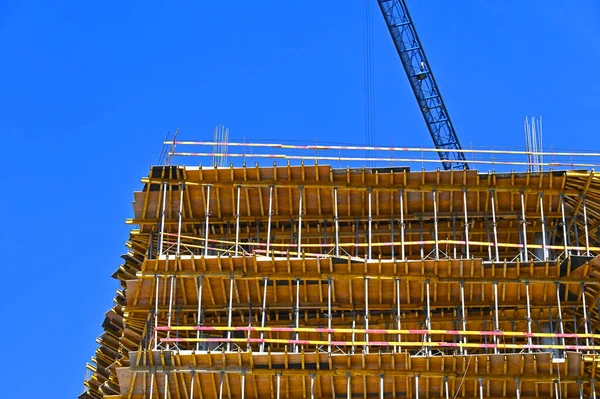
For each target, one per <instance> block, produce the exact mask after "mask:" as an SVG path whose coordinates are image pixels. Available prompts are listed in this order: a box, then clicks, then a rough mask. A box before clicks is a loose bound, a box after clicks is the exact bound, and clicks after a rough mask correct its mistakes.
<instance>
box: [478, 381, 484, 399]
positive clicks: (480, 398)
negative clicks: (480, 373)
mask: <svg viewBox="0 0 600 399" xmlns="http://www.w3.org/2000/svg"><path fill="white" fill-rule="evenodd" d="M477 380H478V381H479V399H483V378H478V379H477Z"/></svg>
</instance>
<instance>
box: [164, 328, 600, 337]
mask: <svg viewBox="0 0 600 399" xmlns="http://www.w3.org/2000/svg"><path fill="white" fill-rule="evenodd" d="M156 330H158V331H250V332H263V331H264V332H302V333H327V334H329V333H331V334H352V333H356V334H364V333H368V334H396V335H397V334H403V335H423V334H430V335H440V334H442V335H488V336H505V337H532V338H593V339H599V338H600V334H575V333H534V332H532V333H528V332H524V331H473V330H468V331H461V330H394V329H390V330H386V329H373V328H371V329H364V328H355V329H352V328H321V327H313V328H310V327H298V328H295V327H215V326H177V327H175V326H173V327H167V326H158V327H156Z"/></svg>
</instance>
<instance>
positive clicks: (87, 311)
mask: <svg viewBox="0 0 600 399" xmlns="http://www.w3.org/2000/svg"><path fill="white" fill-rule="evenodd" d="M373 1H374V0H373ZM172 3H175V2H166V1H163V2H156V1H130V2H115V1H112V2H111V1H108V2H97V3H95V4H92V2H79V1H54V2H49V1H28V0H22V1H12V0H4V1H1V2H0V54H2V62H1V63H0V76H1V77H0V90H1V93H2V95H1V96H0V110H1V111H0V116H1V117H0V131H1V132H2V138H3V143H4V148H5V149H4V151H3V161H4V162H3V163H4V165H5V168H6V171H5V174H6V175H7V176H8V181H6V180H5V184H4V188H3V189H2V190H1V192H2V195H0V209H2V217H3V219H4V223H3V225H4V228H3V229H2V230H1V232H0V238H1V241H0V242H1V243H2V245H3V248H4V251H3V255H2V256H1V257H0V259H1V260H0V264H1V265H2V269H3V270H4V271H5V273H4V278H3V279H2V280H1V282H0V296H1V299H2V300H1V301H0V312H2V314H3V315H4V322H3V323H2V328H1V329H0V339H1V342H3V343H4V348H5V349H4V350H3V351H2V352H1V353H0V382H3V384H2V385H3V387H4V392H5V393H6V394H7V396H11V397H12V396H16V397H21V398H34V397H39V396H40V395H41V394H42V393H43V395H44V397H46V398H50V399H51V398H64V397H75V396H76V395H78V394H79V393H80V392H81V391H82V387H83V385H82V382H83V378H84V374H85V363H86V361H89V358H90V356H92V355H93V352H94V350H95V348H96V344H95V338H96V336H98V335H99V334H100V333H101V327H100V326H101V323H102V320H103V313H104V312H105V311H106V310H107V309H108V308H109V307H110V306H111V300H112V297H113V295H114V290H115V288H116V286H117V283H116V281H114V280H112V279H111V278H110V275H111V273H112V272H113V271H114V270H115V269H116V268H117V267H118V265H119V263H120V258H119V255H120V254H121V253H123V252H124V251H125V247H124V243H125V241H126V239H127V228H126V226H125V224H124V220H125V218H126V217H130V216H131V215H132V208H131V201H132V200H133V195H132V192H133V191H134V190H136V189H139V188H140V187H141V184H140V180H139V179H140V178H141V177H142V176H144V175H146V174H147V172H148V170H149V166H150V165H151V164H152V163H154V162H156V160H157V159H158V154H159V152H160V149H161V141H162V139H163V137H164V136H165V134H166V132H167V131H169V130H170V131H173V130H174V129H175V128H179V129H180V138H182V139H184V138H185V139H195V140H203V139H210V138H211V135H212V129H213V128H214V127H215V125H217V124H218V123H223V124H225V125H226V126H228V127H229V128H230V131H231V138H232V139H235V140H240V139H243V138H246V139H247V140H267V139H270V140H282V139H287V140H291V139H294V140H297V139H305V140H307V141H310V142H313V141H315V140H316V141H329V142H351V143H356V144H362V143H364V142H365V128H364V96H365V94H364V76H363V59H364V57H363V36H362V35H363V25H362V23H363V15H364V0H350V1H328V2H324V1H316V0H305V1H302V2H286V1H271V0H268V1H260V2H241V1H236V0H231V1H227V2H191V1H182V2H177V3H178V4H172ZM409 6H410V10H411V13H412V16H413V19H414V21H415V23H416V25H417V29H418V32H419V34H420V37H421V40H422V42H423V45H424V47H425V50H426V52H427V56H428V59H429V61H430V64H431V66H432V69H433V71H434V73H435V76H436V80H437V82H438V84H439V85H440V87H441V91H442V94H443V96H444V100H445V102H446V104H447V106H448V109H449V111H450V113H451V115H452V119H453V122H454V125H455V127H456V130H457V132H458V134H459V137H460V140H461V142H462V144H463V146H465V147H468V146H470V145H473V146H477V147H479V146H492V145H494V146H511V147H523V146H524V139H523V130H522V128H523V126H522V124H523V118H524V117H525V116H526V115H542V116H543V117H544V143H545V144H547V145H548V146H550V145H552V146H553V148H576V149H593V150H598V149H599V148H598V144H597V142H598V141H597V137H598V133H597V120H596V117H597V115H599V114H600V102H599V101H598V94H599V92H600V79H599V78H600V68H598V64H599V63H600V43H599V42H598V40H597V39H598V37H600V24H599V22H600V14H599V11H600V10H599V6H598V3H597V2H596V1H595V0H576V1H571V2H563V1H558V0H545V1H541V0H529V1H516V0H506V1H502V2H493V1H487V0H464V1H461V2H449V1H442V0H431V1H426V2H424V1H414V0H413V1H409ZM375 11H376V13H375V14H374V20H373V23H374V33H373V34H374V54H375V59H374V62H375V107H376V120H375V122H376V140H375V141H376V143H377V144H384V145H398V146H431V142H430V138H429V134H428V133H427V130H426V127H425V125H424V123H423V120H422V117H421V115H420V113H419V110H418V108H417V106H416V102H415V100H414V97H413V94H412V93H411V91H410V87H409V84H408V81H407V79H406V76H405V75H404V71H403V70H402V68H401V65H400V62H399V60H398V56H397V54H396V52H395V50H394V48H393V45H392V42H391V39H390V37H389V34H388V32H387V30H386V27H385V24H384V22H383V19H382V18H381V16H380V15H379V14H378V10H375ZM13 325H14V326H15V327H14V328H9V327H8V326H13Z"/></svg>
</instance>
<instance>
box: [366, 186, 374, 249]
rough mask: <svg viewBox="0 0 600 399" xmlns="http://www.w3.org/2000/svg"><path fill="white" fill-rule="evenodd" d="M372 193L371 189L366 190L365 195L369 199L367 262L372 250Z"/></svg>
mask: <svg viewBox="0 0 600 399" xmlns="http://www.w3.org/2000/svg"><path fill="white" fill-rule="evenodd" d="M372 193H373V190H372V189H371V188H368V189H367V194H368V197H369V219H368V226H369V230H368V231H369V232H368V244H367V247H368V250H367V259H369V260H371V255H372V254H371V250H372V249H371V242H372V226H373V214H372V211H371V203H372V200H371V197H372Z"/></svg>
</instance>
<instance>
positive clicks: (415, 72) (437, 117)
mask: <svg viewBox="0 0 600 399" xmlns="http://www.w3.org/2000/svg"><path fill="white" fill-rule="evenodd" d="M377 2H378V3H379V8H380V9H381V12H382V14H383V18H384V20H385V23H386V24H387V27H388V30H389V31H390V34H391V35H392V40H393V41H394V45H395V46H396V50H397V51H398V55H399V56H400V60H401V61H402V66H403V67H404V71H405V72H406V75H407V77H408V80H409V82H410V85H411V87H412V89H413V93H414V94H415V97H416V99H417V103H418V104H419V108H420V109H421V113H422V114H423V118H424V119H425V123H426V124H427V128H428V129H429V133H430V134H431V138H432V139H433V143H434V145H435V147H436V148H438V149H444V150H448V151H445V152H439V156H440V158H441V160H442V165H443V166H444V169H446V170H449V169H456V170H465V169H469V165H468V164H467V160H466V158H465V155H464V153H462V152H460V151H458V152H457V151H455V150H461V148H462V147H461V146H460V142H459V141H458V136H457V135H456V131H455V130H454V126H453V125H452V121H451V120H450V116H449V114H448V110H447V109H446V105H445V104H444V100H443V99H442V96H441V94H440V90H439V88H438V86H437V83H436V82H435V78H434V77H433V73H432V72H431V67H430V66H429V62H428V61H427V57H426V56H425V52H424V51H423V46H422V45H421V41H420V40H419V37H418V36H417V31H416V29H415V26H414V24H413V22H412V19H411V18H410V14H409V13H408V8H407V7H406V3H405V2H404V0H377Z"/></svg>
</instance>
